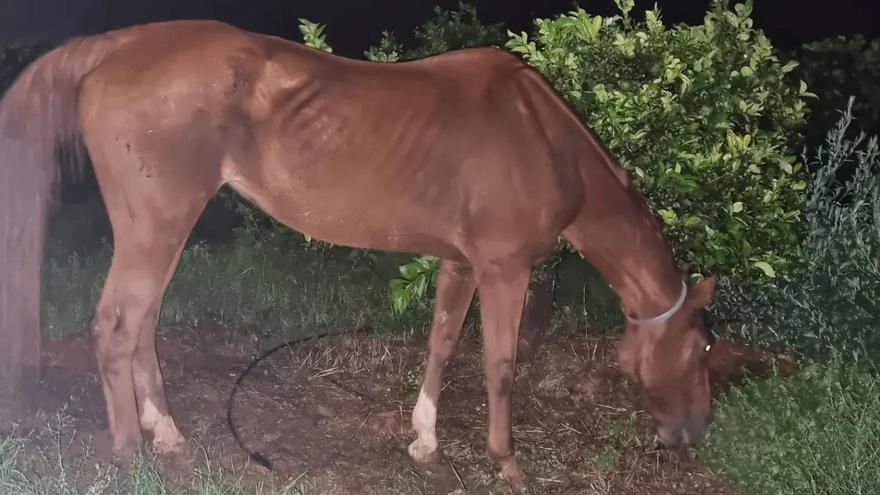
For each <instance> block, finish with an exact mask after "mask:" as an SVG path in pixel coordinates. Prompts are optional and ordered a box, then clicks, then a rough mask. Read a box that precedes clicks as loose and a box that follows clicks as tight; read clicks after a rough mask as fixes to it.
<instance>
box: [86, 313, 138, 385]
mask: <svg viewBox="0 0 880 495" xmlns="http://www.w3.org/2000/svg"><path fill="white" fill-rule="evenodd" d="M122 320H123V317H122V314H121V313H120V312H119V311H118V310H114V309H113V308H109V307H100V308H98V310H97V311H96V312H95V316H94V318H92V326H91V331H92V337H93V339H94V342H95V355H96V357H97V360H98V364H99V365H100V367H101V369H102V370H105V371H106V372H111V373H112V372H114V371H115V370H116V369H117V368H118V367H119V366H121V364H122V362H123V361H125V360H126V359H127V358H130V357H131V356H132V354H133V353H134V335H133V334H132V332H131V331H129V329H127V328H125V325H124V324H123V321H122Z"/></svg>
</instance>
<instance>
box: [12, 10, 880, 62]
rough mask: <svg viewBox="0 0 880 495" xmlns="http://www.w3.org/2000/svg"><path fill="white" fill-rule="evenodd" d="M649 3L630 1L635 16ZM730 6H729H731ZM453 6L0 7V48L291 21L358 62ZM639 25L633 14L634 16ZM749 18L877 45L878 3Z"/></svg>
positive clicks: (785, 30) (522, 21) (523, 19)
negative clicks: (170, 23) (388, 35)
mask: <svg viewBox="0 0 880 495" xmlns="http://www.w3.org/2000/svg"><path fill="white" fill-rule="evenodd" d="M471 3H472V4H473V5H476V6H477V10H478V13H479V15H480V17H481V19H482V20H483V21H484V22H495V21H504V22H505V23H506V24H507V25H508V26H509V27H510V28H511V29H513V30H516V31H519V30H523V29H525V30H527V31H530V30H531V25H530V22H531V19H533V18H534V17H536V16H542V17H550V16H553V15H555V14H558V13H562V12H565V11H567V10H570V8H571V7H572V5H573V2H572V0H531V1H529V0H507V1H500V0H472V1H471ZM654 3H655V1H654V0H649V1H642V0H637V1H636V12H638V13H640V12H641V11H642V10H643V9H644V8H649V7H651V6H652V5H653V4H654ZM656 3H657V4H658V5H659V6H660V8H661V10H662V12H663V17H664V19H665V20H666V21H667V22H669V23H672V22H688V23H691V22H700V21H701V19H702V17H703V14H704V13H705V11H706V9H707V7H708V5H709V1H708V0H657V1H656ZM733 3H735V2H731V4H733ZM457 4H458V2H457V0H144V1H137V2H133V1H128V0H0V44H7V43H10V42H15V41H24V42H30V41H43V42H51V43H55V42H58V41H61V40H63V39H66V38H68V37H70V36H74V35H79V34H88V33H96V32H101V31H105V30H108V29H113V28H117V27H123V26H128V25H131V24H139V23H143V22H150V21H159V20H169V19H180V18H190V19H193V18H208V19H218V20H222V21H226V22H229V23H231V24H234V25H237V26H239V27H242V28H244V29H248V30H252V31H258V32H263V33H268V34H275V35H279V36H283V37H285V38H292V39H295V40H299V39H300V38H299V32H298V31H297V27H296V26H297V18H298V17H306V18H309V19H311V20H313V21H316V22H320V23H322V24H327V26H328V28H327V29H328V41H329V43H330V44H331V45H332V46H333V47H334V49H335V51H336V52H337V53H341V54H344V55H350V56H357V57H360V56H361V53H362V51H363V50H364V49H366V48H367V47H368V46H369V45H370V44H374V43H376V42H377V41H378V39H379V36H380V33H381V31H382V30H392V31H395V33H396V34H397V35H398V38H400V39H403V40H406V39H407V36H409V35H410V33H411V32H412V30H413V28H414V27H415V26H417V25H419V24H421V23H422V22H423V21H425V20H427V19H428V18H429V17H430V16H431V9H432V7H433V6H434V5H441V6H443V7H447V8H451V7H454V6H456V5H457ZM579 4H580V5H581V6H583V7H584V8H585V9H586V10H588V11H590V12H594V13H602V14H610V13H612V12H613V11H614V3H613V1H612V0H582V1H581V2H579ZM637 15H638V16H639V17H641V15H640V14H637ZM753 17H754V19H755V24H756V26H757V27H758V28H760V29H763V30H764V31H765V32H766V33H767V34H768V36H770V38H771V39H772V40H773V42H774V44H775V45H778V46H792V45H796V44H798V43H801V42H804V41H810V40H814V39H818V38H821V37H824V36H832V35H837V34H852V33H857V32H861V33H864V34H866V35H868V36H869V37H880V0H833V1H831V2H828V1H819V0H801V1H792V0H757V1H756V2H755V10H754V14H753Z"/></svg>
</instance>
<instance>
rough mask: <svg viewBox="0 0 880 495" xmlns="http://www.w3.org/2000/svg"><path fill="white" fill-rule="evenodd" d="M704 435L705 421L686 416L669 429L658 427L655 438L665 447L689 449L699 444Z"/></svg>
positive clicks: (694, 416) (696, 416)
mask: <svg viewBox="0 0 880 495" xmlns="http://www.w3.org/2000/svg"><path fill="white" fill-rule="evenodd" d="M705 433H706V420H704V419H703V418H701V417H700V416H698V415H687V416H685V417H684V418H682V419H681V420H680V421H677V422H675V423H674V424H672V425H671V426H669V427H666V426H660V428H658V429H657V437H658V438H659V439H660V441H661V442H662V443H663V445H664V446H666V447H670V448H672V447H689V446H693V445H696V444H698V443H700V441H702V440H703V435H705Z"/></svg>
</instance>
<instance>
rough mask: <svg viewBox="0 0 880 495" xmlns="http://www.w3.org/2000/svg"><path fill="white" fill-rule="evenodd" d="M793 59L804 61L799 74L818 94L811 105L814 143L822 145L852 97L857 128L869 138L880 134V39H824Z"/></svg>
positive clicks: (810, 126)
mask: <svg viewBox="0 0 880 495" xmlns="http://www.w3.org/2000/svg"><path fill="white" fill-rule="evenodd" d="M793 56H796V57H797V59H798V61H800V65H799V66H798V68H797V70H796V73H797V75H798V76H799V77H800V78H802V79H803V80H804V81H806V83H807V85H808V86H809V87H810V90H811V91H812V92H814V93H816V95H818V98H816V99H814V100H811V101H810V104H809V107H810V122H809V123H808V126H807V132H806V134H807V140H808V142H809V143H810V144H813V145H816V146H818V145H820V144H822V141H824V139H825V133H826V131H827V130H828V129H829V128H831V127H832V126H834V123H835V122H836V121H837V119H838V111H839V110H840V109H841V108H843V107H845V106H846V104H847V100H848V99H849V97H850V96H855V98H856V103H855V105H854V106H853V110H852V113H853V117H854V120H855V122H854V123H853V125H854V126H855V127H856V128H857V129H858V130H861V131H865V132H866V133H867V134H869V135H874V134H880V39H875V40H872V41H868V40H866V39H865V38H864V37H863V36H861V35H856V36H853V37H842V36H841V37H836V38H829V39H823V40H820V41H814V42H812V43H807V44H805V45H803V46H802V47H801V48H800V49H799V50H798V51H797V52H796V53H794V54H793Z"/></svg>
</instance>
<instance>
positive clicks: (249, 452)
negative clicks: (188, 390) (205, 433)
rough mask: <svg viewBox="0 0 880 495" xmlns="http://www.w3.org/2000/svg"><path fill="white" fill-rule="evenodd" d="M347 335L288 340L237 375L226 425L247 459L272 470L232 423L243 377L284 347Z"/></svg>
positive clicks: (227, 402)
mask: <svg viewBox="0 0 880 495" xmlns="http://www.w3.org/2000/svg"><path fill="white" fill-rule="evenodd" d="M348 333H349V332H328V333H323V334H319V335H310V336H308V337H300V338H298V339H294V340H290V341H287V342H285V343H283V344H279V345H277V346H275V347H273V348H271V349H269V350H268V351H266V352H264V353H263V354H261V355H260V356H259V357H258V358H256V359H254V360H253V361H251V362H250V364H248V366H247V368H245V369H244V371H242V372H241V374H240V375H238V379H237V380H235V385H233V386H232V390H231V391H230V392H229V398H228V399H227V401H226V424H227V425H228V426H229V431H231V432H232V436H233V437H234V438H235V441H236V442H238V446H239V447H241V449H242V450H244V451H245V452H247V455H248V458H249V459H250V460H252V461H253V462H256V463H257V464H259V465H261V466H263V467H264V468H266V469H268V470H270V471H271V470H272V463H271V462H269V459H268V458H266V456H264V455H263V454H261V453H259V452H256V451H253V450H251V449H249V448H247V447H246V446H245V445H244V442H242V440H241V437H239V436H238V430H237V429H236V428H235V423H234V422H233V421H232V402H233V400H235V393H236V391H238V387H239V385H241V382H242V380H244V377H245V376H246V375H247V374H248V373H249V372H250V371H251V370H252V369H253V368H254V366H256V365H257V363H259V362H260V361H262V360H263V359H265V358H267V357H269V356H270V355H271V354H273V353H275V352H277V351H278V350H280V349H282V348H284V347H288V348H289V347H290V346H292V345H296V344H303V343H306V342H309V341H311V340H317V339H320V338H324V337H331V336H335V335H345V334H348ZM354 333H358V332H354Z"/></svg>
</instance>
